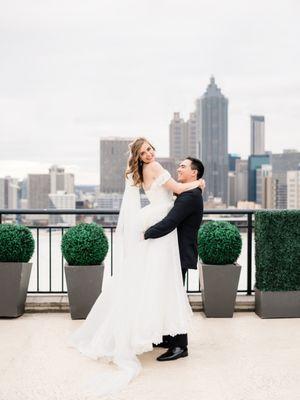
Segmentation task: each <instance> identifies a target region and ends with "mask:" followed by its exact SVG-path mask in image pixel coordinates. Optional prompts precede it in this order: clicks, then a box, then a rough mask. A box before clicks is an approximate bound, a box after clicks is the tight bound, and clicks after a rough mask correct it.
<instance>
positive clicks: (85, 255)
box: [61, 222, 108, 265]
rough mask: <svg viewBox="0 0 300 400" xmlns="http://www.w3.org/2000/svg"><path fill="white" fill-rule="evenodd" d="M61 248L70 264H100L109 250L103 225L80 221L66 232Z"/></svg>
mask: <svg viewBox="0 0 300 400" xmlns="http://www.w3.org/2000/svg"><path fill="white" fill-rule="evenodd" d="M61 250H62V253H63V256H64V258H65V259H66V260H67V262H68V264H69V265H99V264H101V263H102V261H103V260H104V258H105V256H106V254H107V252H108V240H107V237H106V235H105V233H104V230H103V228H102V226H101V225H97V224H95V223H91V224H87V223H84V222H82V223H80V224H78V225H76V226H74V227H72V228H70V229H68V231H67V232H66V233H65V234H64V236H63V238H62V242H61Z"/></svg>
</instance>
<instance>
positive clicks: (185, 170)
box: [177, 160, 197, 183]
mask: <svg viewBox="0 0 300 400" xmlns="http://www.w3.org/2000/svg"><path fill="white" fill-rule="evenodd" d="M191 165H192V162H191V160H183V161H181V163H180V164H179V167H178V169H177V180H178V182H181V183H185V182H193V181H195V180H196V179H197V170H195V169H192V168H191Z"/></svg>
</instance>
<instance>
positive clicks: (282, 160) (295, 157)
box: [271, 150, 300, 209]
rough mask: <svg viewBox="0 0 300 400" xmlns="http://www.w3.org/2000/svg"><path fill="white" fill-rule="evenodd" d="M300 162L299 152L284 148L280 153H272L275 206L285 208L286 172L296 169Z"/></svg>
mask: <svg viewBox="0 0 300 400" xmlns="http://www.w3.org/2000/svg"><path fill="white" fill-rule="evenodd" d="M299 164H300V152H299V151H297V150H284V151H283V153H280V154H272V156H271V165H272V175H273V179H274V181H275V184H276V208H279V209H285V208H287V207H288V204H287V196H288V195H287V172H288V171H296V170H297V169H298V165H299Z"/></svg>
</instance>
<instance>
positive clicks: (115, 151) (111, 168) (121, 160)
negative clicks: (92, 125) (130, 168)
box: [100, 137, 134, 193]
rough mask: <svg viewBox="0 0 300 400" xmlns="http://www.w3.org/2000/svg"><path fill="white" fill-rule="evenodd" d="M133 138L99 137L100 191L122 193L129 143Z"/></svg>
mask: <svg viewBox="0 0 300 400" xmlns="http://www.w3.org/2000/svg"><path fill="white" fill-rule="evenodd" d="M133 140H134V139H133V138H121V137H107V138H101V139H100V192H101V193H123V192H124V188H125V171H126V168H127V161H128V157H129V144H130V143H132V142H133Z"/></svg>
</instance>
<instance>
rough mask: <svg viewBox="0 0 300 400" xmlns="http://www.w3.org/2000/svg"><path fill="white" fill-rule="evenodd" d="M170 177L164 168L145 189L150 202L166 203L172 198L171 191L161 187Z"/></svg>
mask: <svg viewBox="0 0 300 400" xmlns="http://www.w3.org/2000/svg"><path fill="white" fill-rule="evenodd" d="M170 178H171V175H170V173H169V172H168V171H167V170H164V172H163V173H162V174H161V175H159V176H158V177H157V178H156V179H154V181H153V182H152V184H151V186H150V188H149V189H148V190H145V194H146V196H147V197H148V200H149V201H150V203H151V204H157V203H159V204H166V203H170V202H171V201H172V200H173V193H172V192H171V191H170V190H168V189H166V188H165V187H163V184H164V183H166V182H167V181H168V180H169V179H170Z"/></svg>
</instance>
